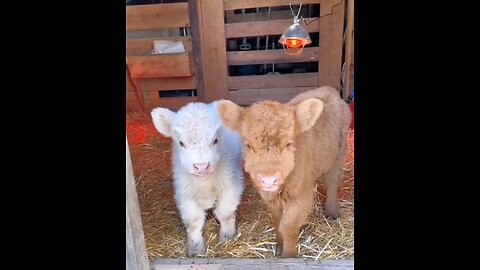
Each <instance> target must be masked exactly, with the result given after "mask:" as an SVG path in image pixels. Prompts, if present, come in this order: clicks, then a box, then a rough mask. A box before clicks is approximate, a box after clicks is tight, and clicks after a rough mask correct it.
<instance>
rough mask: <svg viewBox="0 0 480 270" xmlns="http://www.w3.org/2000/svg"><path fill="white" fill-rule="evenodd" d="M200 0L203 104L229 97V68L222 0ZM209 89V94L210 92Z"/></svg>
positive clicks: (198, 1)
mask: <svg viewBox="0 0 480 270" xmlns="http://www.w3.org/2000/svg"><path fill="white" fill-rule="evenodd" d="M194 1H197V3H196V4H197V7H198V14H197V15H199V17H198V19H199V29H201V31H200V37H199V39H200V40H201V41H202V42H201V43H200V44H201V47H200V54H201V57H202V63H201V64H202V66H201V68H202V71H203V76H202V77H203V80H204V81H203V85H202V86H200V85H198V84H197V85H198V87H201V88H202V89H206V90H205V91H204V95H203V101H204V102H211V101H213V100H216V99H222V98H226V97H227V96H228V78H227V77H228V69H227V53H226V50H225V48H226V40H225V24H224V14H223V13H224V11H223V0H194ZM207 89H208V91H207Z"/></svg>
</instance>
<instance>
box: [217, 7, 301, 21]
mask: <svg viewBox="0 0 480 270" xmlns="http://www.w3.org/2000/svg"><path fill="white" fill-rule="evenodd" d="M226 12H227V14H226V23H241V22H252V21H267V20H269V19H268V13H266V12H262V13H245V14H233V13H232V14H229V13H228V12H230V11H226ZM292 18H293V16H292V12H291V11H290V10H280V11H274V10H272V11H271V13H270V20H282V19H290V20H291V19H292Z"/></svg>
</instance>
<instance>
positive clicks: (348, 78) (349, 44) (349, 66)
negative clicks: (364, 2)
mask: <svg viewBox="0 0 480 270" xmlns="http://www.w3.org/2000/svg"><path fill="white" fill-rule="evenodd" d="M353 1H354V0H348V11H347V12H348V15H347V35H346V41H345V43H346V44H345V55H346V56H345V83H344V87H343V99H344V100H347V99H348V97H349V96H350V92H351V91H352V88H353V65H354V64H353V48H354V45H353V44H354V43H353V33H354V31H353V26H354V25H353V21H354V16H353V14H354V13H353V10H354V9H353Z"/></svg>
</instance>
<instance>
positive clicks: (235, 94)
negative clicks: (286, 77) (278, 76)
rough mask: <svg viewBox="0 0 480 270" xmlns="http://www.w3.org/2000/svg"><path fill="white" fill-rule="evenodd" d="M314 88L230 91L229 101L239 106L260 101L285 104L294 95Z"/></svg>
mask: <svg viewBox="0 0 480 270" xmlns="http://www.w3.org/2000/svg"><path fill="white" fill-rule="evenodd" d="M314 88H315V87H289V88H264V89H240V90H234V91H230V100H232V101H233V102H235V103H237V104H239V105H250V104H252V103H254V102H257V101H260V100H275V101H278V102H287V101H289V100H290V99H292V98H293V97H294V96H295V95H297V94H300V93H302V92H305V91H308V90H311V89H314Z"/></svg>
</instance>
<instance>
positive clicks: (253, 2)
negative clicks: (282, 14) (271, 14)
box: [223, 0, 320, 10]
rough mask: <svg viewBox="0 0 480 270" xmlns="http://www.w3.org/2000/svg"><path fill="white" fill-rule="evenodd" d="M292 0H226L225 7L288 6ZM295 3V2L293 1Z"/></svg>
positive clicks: (309, 1) (315, 0) (316, 0)
mask: <svg viewBox="0 0 480 270" xmlns="http://www.w3.org/2000/svg"><path fill="white" fill-rule="evenodd" d="M292 2H294V1H292V0H242V1H238V0H224V1H223V3H224V9H225V10H232V9H247V8H256V7H277V6H288V5H289V4H290V3H292ZM301 3H302V4H303V5H305V4H318V3H320V0H302V1H301ZM293 4H295V3H293Z"/></svg>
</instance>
